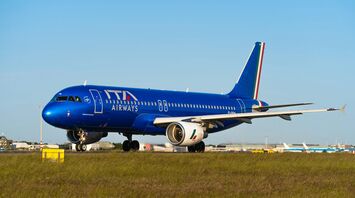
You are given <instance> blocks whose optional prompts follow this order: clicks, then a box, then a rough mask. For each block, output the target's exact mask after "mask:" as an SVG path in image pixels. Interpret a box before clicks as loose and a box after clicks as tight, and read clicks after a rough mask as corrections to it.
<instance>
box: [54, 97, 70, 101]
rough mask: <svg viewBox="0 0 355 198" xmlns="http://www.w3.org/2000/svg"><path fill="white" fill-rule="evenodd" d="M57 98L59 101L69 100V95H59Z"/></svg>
mask: <svg viewBox="0 0 355 198" xmlns="http://www.w3.org/2000/svg"><path fill="white" fill-rule="evenodd" d="M56 100H57V102H63V101H67V100H68V96H58V97H57V99H56Z"/></svg>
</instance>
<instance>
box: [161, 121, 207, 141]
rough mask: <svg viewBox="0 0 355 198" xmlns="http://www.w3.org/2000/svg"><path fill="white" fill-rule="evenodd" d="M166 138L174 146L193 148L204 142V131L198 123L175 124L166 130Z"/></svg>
mask: <svg viewBox="0 0 355 198" xmlns="http://www.w3.org/2000/svg"><path fill="white" fill-rule="evenodd" d="M166 137H167V138H168V140H169V141H170V143H171V144H172V145H174V146H192V145H195V144H197V143H199V142H201V141H202V140H203V138H204V131H203V128H202V126H201V125H200V124H197V123H191V122H174V123H171V124H170V125H169V126H168V127H167V128H166Z"/></svg>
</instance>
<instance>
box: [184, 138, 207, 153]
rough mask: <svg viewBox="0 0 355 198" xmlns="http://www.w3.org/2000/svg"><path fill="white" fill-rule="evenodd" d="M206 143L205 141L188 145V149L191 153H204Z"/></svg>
mask: <svg viewBox="0 0 355 198" xmlns="http://www.w3.org/2000/svg"><path fill="white" fill-rule="evenodd" d="M205 147H206V146H205V143H204V142H203V141H201V142H199V143H197V144H195V145H192V146H188V147H187V150H188V151H189V153H195V152H197V153H203V152H205Z"/></svg>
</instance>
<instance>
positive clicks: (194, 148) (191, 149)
mask: <svg viewBox="0 0 355 198" xmlns="http://www.w3.org/2000/svg"><path fill="white" fill-rule="evenodd" d="M187 150H188V151H189V153H194V152H196V147H195V145H192V146H188V147H187Z"/></svg>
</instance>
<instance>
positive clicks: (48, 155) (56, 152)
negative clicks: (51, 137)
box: [42, 149, 64, 163]
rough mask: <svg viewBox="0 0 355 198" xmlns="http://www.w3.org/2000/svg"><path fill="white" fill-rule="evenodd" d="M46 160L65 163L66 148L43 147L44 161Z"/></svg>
mask: <svg viewBox="0 0 355 198" xmlns="http://www.w3.org/2000/svg"><path fill="white" fill-rule="evenodd" d="M45 160H51V161H55V162H59V163H64V149H43V150H42V161H45Z"/></svg>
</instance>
